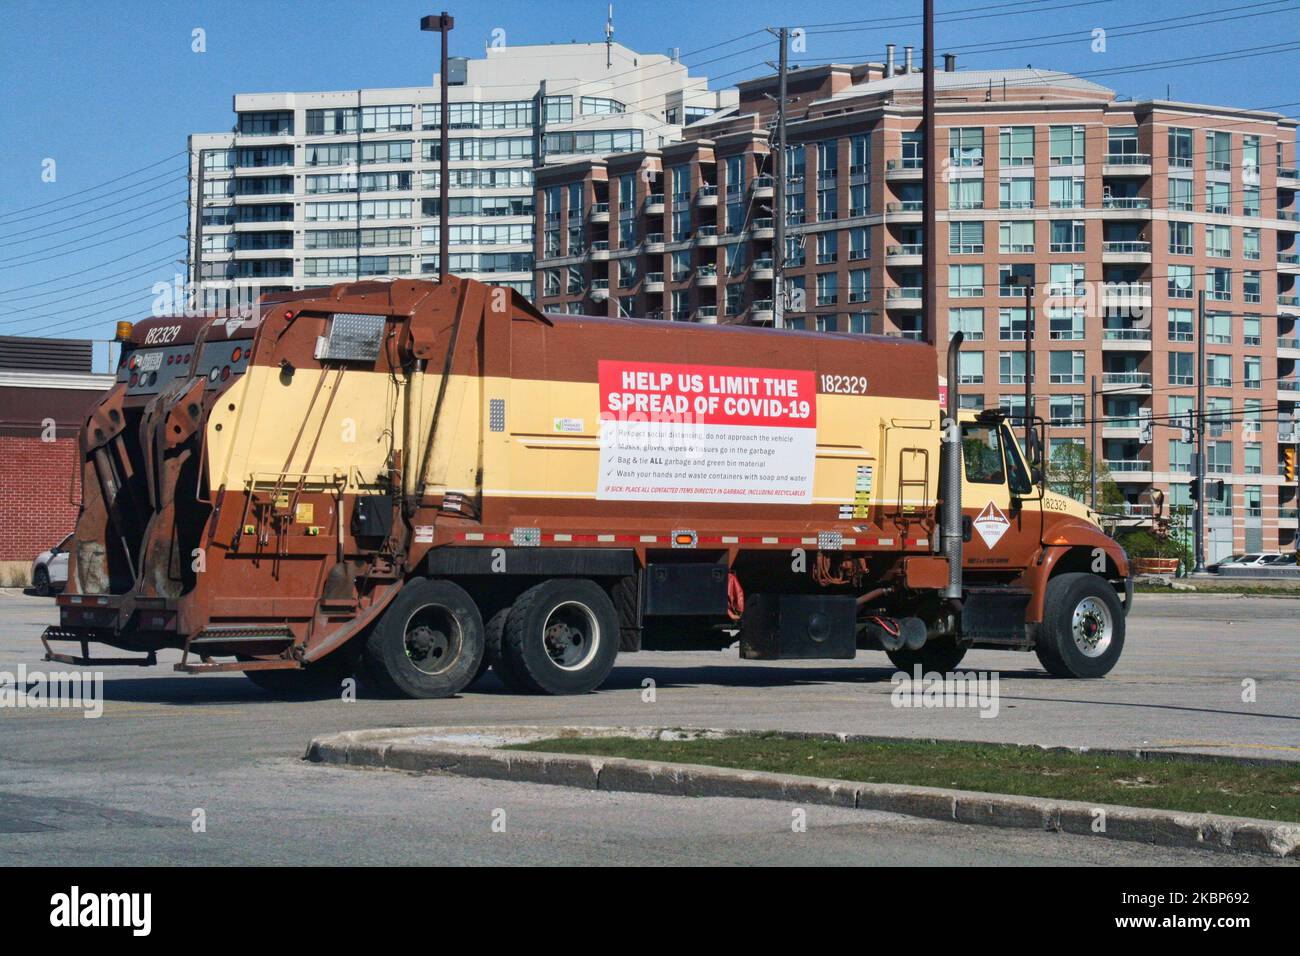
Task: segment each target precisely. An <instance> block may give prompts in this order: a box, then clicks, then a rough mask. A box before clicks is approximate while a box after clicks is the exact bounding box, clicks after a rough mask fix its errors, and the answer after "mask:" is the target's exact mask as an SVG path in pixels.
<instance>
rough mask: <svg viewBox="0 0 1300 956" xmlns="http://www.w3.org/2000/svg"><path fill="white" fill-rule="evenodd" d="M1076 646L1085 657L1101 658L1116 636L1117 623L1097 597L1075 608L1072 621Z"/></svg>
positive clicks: (1081, 602)
mask: <svg viewBox="0 0 1300 956" xmlns="http://www.w3.org/2000/svg"><path fill="white" fill-rule="evenodd" d="M1070 634H1071V636H1072V637H1073V638H1074V646H1075V647H1077V648H1078V649H1079V653H1081V654H1082V655H1083V656H1084V657H1100V656H1101V655H1102V654H1105V653H1106V651H1107V649H1108V648H1109V647H1110V642H1111V640H1112V638H1114V636H1115V622H1114V621H1113V620H1112V619H1111V615H1110V608H1108V607H1106V605H1105V604H1104V603H1102V601H1100V600H1099V599H1097V598H1095V597H1089V598H1084V599H1083V600H1082V601H1080V602H1079V603H1078V604H1077V605H1076V606H1075V608H1074V614H1073V615H1072V617H1071V619H1070Z"/></svg>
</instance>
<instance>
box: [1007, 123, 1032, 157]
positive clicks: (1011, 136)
mask: <svg viewBox="0 0 1300 956" xmlns="http://www.w3.org/2000/svg"><path fill="white" fill-rule="evenodd" d="M998 159H999V162H1000V163H1001V165H1003V166H1032V165H1034V128H1033V127H1032V126H1003V127H1002V128H1001V129H1000V130H999V131H998Z"/></svg>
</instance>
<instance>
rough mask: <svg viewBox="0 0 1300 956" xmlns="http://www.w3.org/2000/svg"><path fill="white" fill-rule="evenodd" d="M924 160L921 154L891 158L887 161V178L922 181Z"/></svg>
mask: <svg viewBox="0 0 1300 956" xmlns="http://www.w3.org/2000/svg"><path fill="white" fill-rule="evenodd" d="M923 165H924V161H923V160H922V159H921V158H920V157H919V156H909V157H907V158H905V159H891V160H889V161H887V162H886V163H885V178H886V179H889V180H904V181H908V180H912V181H916V182H920V180H921V170H922V166H923Z"/></svg>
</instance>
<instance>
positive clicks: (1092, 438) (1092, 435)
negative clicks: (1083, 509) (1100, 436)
mask: <svg viewBox="0 0 1300 956" xmlns="http://www.w3.org/2000/svg"><path fill="white" fill-rule="evenodd" d="M1091 387H1092V414H1091V415H1089V416H1088V417H1089V419H1090V421H1091V424H1090V425H1089V426H1088V432H1089V438H1088V488H1089V498H1088V501H1089V506H1090V507H1091V508H1092V510H1093V511H1096V510H1097V376H1096V375H1094V376H1092V379H1091Z"/></svg>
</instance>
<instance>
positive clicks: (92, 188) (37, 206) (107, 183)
mask: <svg viewBox="0 0 1300 956" xmlns="http://www.w3.org/2000/svg"><path fill="white" fill-rule="evenodd" d="M188 152H189V151H188V150H181V151H180V152H179V153H172V154H171V155H169V156H164V157H163V158H162V159H160V160H157V161H156V162H152V163H150V164H149V165H147V166H141V167H140V168H139V169H133V170H131V172H129V173H123V174H122V175H121V176H117V177H115V178H113V179H107V180H105V181H104V182H102V183H99V184H97V185H95V186H87V187H86V188H85V189H79V190H77V191H76V192H72V193H69V194H68V195H66V196H60V197H59V198H58V199H50V200H48V201H46V202H41V203H36V204H35V205H34V206H24V207H23V208H21V209H11V210H10V211H9V212H4V213H0V219H8V218H9V217H11V216H14V215H16V214H17V213H20V212H28V211H30V210H32V209H43V208H44V207H46V206H51V205H54V204H55V203H61V202H64V201H66V200H68V199H71V198H72V197H73V196H80V195H84V194H85V193H88V192H94V191H95V190H97V189H102V188H103V187H105V186H111V185H112V184H113V183H116V182H121V181H122V180H123V179H130V178H131V177H132V176H134V175H136V174H137V173H142V172H144V171H145V170H147V169H153V168H154V167H155V166H161V165H162V164H163V163H165V162H167V161H168V160H171V159H175V158H176V157H178V156H184V155H186V154H187V153H188Z"/></svg>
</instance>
